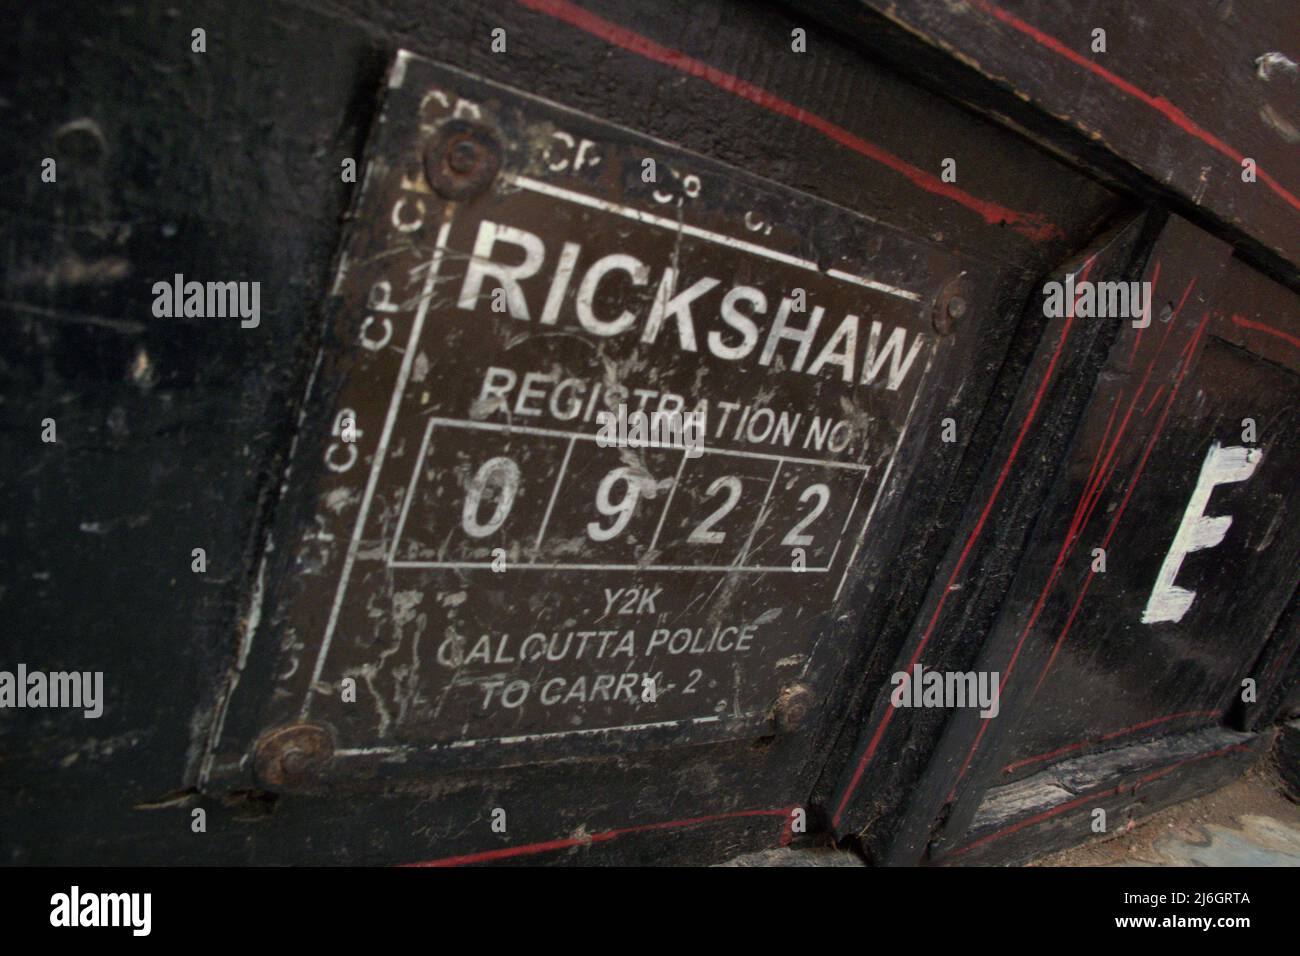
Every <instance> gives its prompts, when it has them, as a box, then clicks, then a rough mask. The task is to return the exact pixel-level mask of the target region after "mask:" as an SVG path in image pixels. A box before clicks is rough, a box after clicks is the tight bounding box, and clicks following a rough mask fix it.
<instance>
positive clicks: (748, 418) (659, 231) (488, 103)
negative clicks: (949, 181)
mask: <svg viewBox="0 0 1300 956" xmlns="http://www.w3.org/2000/svg"><path fill="white" fill-rule="evenodd" d="M464 124H471V125H468V126H467V125H464ZM471 127H472V128H475V129H482V130H489V131H492V133H491V135H493V136H496V137H499V142H500V160H499V161H500V169H499V171H497V172H496V174H495V177H494V178H493V179H492V181H491V182H490V184H488V186H487V187H486V191H483V192H481V193H480V194H477V195H474V196H471V197H466V198H458V199H449V200H448V199H444V198H443V197H442V196H440V195H439V194H438V192H437V190H436V188H435V186H436V185H437V183H438V182H439V180H438V179H437V175H436V174H430V173H429V172H428V170H429V169H430V168H434V167H437V165H438V164H439V163H441V162H442V161H443V152H442V147H441V146H440V145H439V144H440V143H441V142H442V138H443V137H444V136H445V135H447V134H446V133H445V132H444V131H446V130H459V129H462V128H463V129H470V128H471ZM430 144H433V146H432V147H431V146H430ZM431 148H432V149H433V151H432V152H430V149H431ZM494 149H495V147H494ZM647 160H651V161H653V162H654V163H655V164H656V166H655V173H654V174H653V175H654V179H655V181H651V182H647V181H646V174H645V171H646V169H647V167H646V165H645V162H646V161H647ZM484 162H487V159H486V158H485V159H484ZM431 164H432V165H431ZM362 175H363V185H362V191H361V194H360V198H359V200H358V202H357V204H356V206H355V207H354V209H353V211H352V213H351V218H352V220H353V223H354V225H353V227H352V229H351V230H350V234H349V237H348V238H347V240H346V241H345V243H344V246H343V249H342V252H341V255H340V259H339V263H338V266H337V270H336V275H335V280H334V284H333V287H332V289H331V295H330V303H329V310H330V319H329V321H330V322H331V330H330V334H331V337H332V338H331V341H338V342H339V343H340V344H339V345H338V346H332V345H331V346H330V347H329V349H328V354H327V355H325V356H323V363H322V368H321V371H320V372H319V373H318V375H317V377H316V380H315V382H314V387H315V394H314V395H313V397H312V398H311V399H309V403H308V408H307V411H306V418H305V420H304V425H303V429H302V431H301V432H300V436H299V441H298V445H297V455H296V457H295V458H294V460H293V461H292V462H291V463H290V466H289V467H290V478H289V482H288V485H289V491H288V494H287V496H286V500H285V503H284V505H283V508H284V510H285V515H287V517H286V518H284V519H283V520H281V521H280V522H279V529H278V530H277V532H276V534H275V538H276V540H277V541H279V542H283V543H282V544H279V545H278V546H277V553H276V555H273V556H268V558H269V560H268V573H267V579H266V591H265V595H264V596H263V598H262V605H261V610H260V612H259V621H260V626H259V627H258V629H257V630H256V631H255V632H253V631H250V632H249V633H248V634H247V636H246V641H247V645H246V648H247V650H246V651H245V652H243V653H244V656H245V657H246V658H247V663H246V665H245V667H244V670H243V674H242V676H241V682H240V683H241V685H242V686H241V687H238V688H232V696H231V699H230V701H229V702H228V711H227V713H226V714H224V715H223V717H222V718H221V719H222V724H223V726H221V727H220V728H219V732H220V737H219V738H214V741H213V749H212V753H213V760H214V762H215V763H216V764H217V765H219V766H220V765H221V764H223V763H224V764H226V765H229V766H239V765H240V764H241V756H242V755H244V754H248V753H251V752H252V751H253V750H254V748H255V747H256V741H257V737H259V736H261V734H262V733H265V732H269V731H272V730H274V729H275V728H277V727H279V726H289V725H293V724H295V723H299V722H304V723H310V724H312V725H319V726H320V727H322V728H325V729H327V731H328V733H329V734H330V736H331V738H332V740H333V749H334V754H335V756H334V759H333V760H332V761H331V762H330V763H329V766H328V767H327V768H323V770H324V772H325V775H326V776H327V777H334V776H337V777H349V776H355V775H356V774H357V773H358V772H359V768H364V770H365V771H374V772H377V773H379V775H380V776H388V775H390V774H393V773H396V774H400V775H403V776H418V775H420V774H422V773H424V772H425V768H426V767H427V766H429V765H431V764H433V765H438V766H446V765H459V766H473V767H476V768H483V767H487V766H492V765H496V764H519V763H528V762H538V761H542V760H556V759H562V758H566V757H572V756H573V755H575V754H584V755H589V754H593V753H599V752H622V753H626V752H631V751H635V750H637V749H641V748H644V747H646V746H655V747H660V748H677V747H683V746H689V745H692V744H696V743H699V742H700V741H704V740H722V739H750V740H753V739H756V738H760V737H771V736H772V735H773V734H786V733H790V732H793V731H794V730H795V729H796V728H797V727H798V726H803V727H805V728H806V727H807V726H809V725H811V724H812V723H814V722H815V721H816V720H817V719H818V718H819V717H820V715H821V708H820V703H821V702H824V701H825V700H826V699H827V698H828V697H830V696H831V695H832V694H833V692H834V687H833V684H832V680H833V677H832V675H833V674H834V673H836V672H838V670H839V668H840V666H842V661H843V658H844V654H843V648H842V645H843V643H844V640H845V638H844V635H847V634H852V633H857V632H859V631H860V629H861V624H862V621H861V617H860V614H861V611H860V610H858V609H855V608H854V607H853V606H852V605H850V604H849V603H847V595H848V593H849V592H851V590H852V589H851V588H846V584H847V583H850V582H851V581H852V580H854V579H855V578H856V576H857V575H858V574H860V573H861V569H862V567H863V562H866V561H877V562H878V561H881V560H883V559H884V557H885V555H884V554H883V553H882V552H881V551H880V549H879V546H878V545H877V544H876V543H875V540H873V531H874V530H875V529H876V527H877V523H879V524H881V525H885V524H888V523H891V522H892V521H894V520H895V519H896V517H897V515H898V514H899V513H900V510H901V508H902V506H903V501H904V496H903V495H902V493H901V489H902V488H903V487H904V486H905V481H906V469H904V470H903V471H898V470H896V468H895V465H896V464H898V459H899V457H900V453H901V452H902V449H903V444H904V442H905V440H907V438H908V435H909V432H910V436H911V441H912V444H911V445H909V446H908V450H909V451H912V450H913V449H916V448H918V447H919V445H918V441H919V436H923V435H924V434H925V433H926V432H927V431H930V430H933V428H934V424H935V423H934V420H933V419H934V415H933V409H934V408H935V407H936V401H935V395H936V389H937V388H939V387H941V386H940V383H943V382H946V381H951V380H953V377H954V376H957V377H960V376H961V375H963V374H965V373H964V371H963V366H964V365H965V363H968V362H969V356H970V355H971V346H972V342H973V327H974V326H973V325H972V322H974V321H978V320H977V319H976V318H975V317H976V316H979V315H987V314H988V311H989V308H990V306H991V304H992V302H993V301H994V300H993V292H992V288H991V287H992V285H993V276H991V275H989V274H987V273H985V272H982V271H981V270H979V269H978V268H977V266H976V264H975V263H973V262H972V261H970V260H965V259H962V258H960V257H956V256H953V255H951V254H950V253H944V252H942V251H940V250H939V249H937V248H935V247H934V246H933V245H930V244H925V243H918V242H916V241H914V240H912V239H909V238H908V237H906V236H905V235H903V234H901V233H898V232H896V231H894V230H889V229H886V228H883V227H881V226H879V225H878V224H876V223H873V222H871V221H869V220H866V219H864V218H862V217H858V216H853V215H850V214H847V213H846V212H845V211H843V210H840V209H838V208H836V207H834V206H830V205H827V204H818V203H813V202H810V201H809V200H808V199H807V198H806V197H802V196H799V195H797V194H795V193H792V192H789V191H786V190H781V189H778V188H776V187H774V186H773V185H771V184H767V183H763V182H761V181H759V180H756V179H754V178H752V177H749V176H746V175H745V174H743V173H742V172H741V171H739V170H736V169H732V168H728V167H724V166H721V165H719V164H717V163H712V162H709V161H707V160H705V159H704V158H703V157H700V156H695V155H690V154H686V153H683V152H682V151H680V150H677V149H674V148H672V147H670V146H669V145H668V144H665V143H661V142H655V141H652V140H647V139H645V138H642V137H638V136H636V135H635V134H633V133H631V132H630V131H627V130H622V129H619V128H617V127H612V126H610V125H608V124H603V123H599V122H597V121H594V120H593V119H591V118H590V117H587V116H584V115H582V114H578V113H574V112H571V111H567V110H563V109H561V108H559V107H557V106H556V105H554V104H550V103H546V102H544V101H540V100H536V99H532V98H529V97H525V96H523V95H522V94H520V93H518V92H517V91H513V90H510V89H508V88H503V87H499V86H494V85H490V84H486V83H484V82H482V81H481V80H479V79H476V78H474V77H472V76H470V75H468V74H464V73H460V72H457V71H453V70H449V69H446V68H444V67H441V66H438V65H436V64H433V63H430V62H428V61H425V60H423V59H420V58H418V57H415V56H412V55H410V54H408V53H405V52H402V53H399V54H398V56H397V58H396V60H395V63H394V66H393V69H392V70H391V72H390V74H389V78H388V82H387V89H386V90H385V101H384V106H383V109H382V111H381V113H380V116H379V119H378V122H377V125H376V128H375V133H374V136H373V138H372V141H371V143H370V144H369V147H368V151H367V155H366V159H365V167H364V172H363V174H362ZM431 182H433V184H434V185H431ZM606 269H608V270H609V271H605V270H606ZM958 293H960V296H961V301H962V303H963V307H964V308H965V309H966V310H967V311H966V313H965V314H964V316H963V328H962V330H961V331H960V332H954V329H953V320H952V319H951V317H949V316H947V315H946V312H945V310H946V309H947V307H948V302H949V300H950V299H951V297H953V296H956V295H958ZM801 300H806V301H801ZM494 302H495V303H496V304H495V305H494ZM937 312H942V313H945V314H944V315H943V317H942V319H941V320H936V318H935V315H936V313H937ZM936 321H940V322H941V323H942V328H943V330H944V332H946V333H947V334H941V333H940V331H937V328H938V326H937V325H936ZM620 407H622V408H623V414H625V415H626V414H629V413H630V414H635V413H638V412H642V411H644V412H646V413H651V414H658V413H661V412H665V411H667V412H668V413H673V412H676V413H678V414H698V415H700V416H701V420H702V422H703V430H702V433H701V434H700V435H699V436H698V437H699V445H698V447H696V448H691V447H676V448H675V447H649V448H638V447H621V448H620V447H604V446H603V445H602V444H601V443H600V442H598V441H597V439H598V435H599V432H600V420H599V415H600V414H601V413H608V414H612V415H617V414H619V408H620ZM344 419H351V420H352V421H353V424H354V426H355V428H356V431H357V435H356V437H355V440H354V441H350V442H349V441H344V440H343V439H342V438H341V437H340V432H341V428H340V426H339V423H340V422H341V421H343V420H344ZM836 635H839V636H838V637H837V636H836ZM815 655H820V656H815ZM264 675H269V676H264ZM348 679H350V680H351V681H353V682H354V684H355V685H356V686H358V687H359V688H360V693H359V695H358V696H356V697H355V698H354V699H352V700H344V695H343V693H342V692H341V687H342V682H343V681H345V680H348ZM647 681H650V682H652V683H653V688H648V687H647V686H646V682H647ZM250 688H251V689H250ZM795 710H797V711H798V713H797V715H796V714H794V713H793V711H795ZM242 763H243V766H244V767H247V766H248V764H247V762H246V761H244V762H242Z"/></svg>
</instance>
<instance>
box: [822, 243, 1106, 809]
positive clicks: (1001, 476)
mask: <svg viewBox="0 0 1300 956" xmlns="http://www.w3.org/2000/svg"><path fill="white" fill-rule="evenodd" d="M1095 258H1096V257H1095V256H1094V257H1092V258H1089V259H1088V261H1087V262H1086V263H1085V264H1084V267H1083V270H1082V272H1081V273H1080V275H1081V277H1082V278H1081V281H1082V280H1086V279H1087V278H1088V274H1089V272H1091V271H1092V266H1093V262H1094V260H1095ZM1073 324H1074V307H1073V304H1072V305H1071V307H1070V309H1069V314H1067V315H1066V317H1065V323H1064V324H1063V325H1062V327H1061V337H1060V338H1059V339H1058V340H1057V342H1056V349H1055V351H1053V352H1052V358H1051V361H1049V362H1048V363H1047V370H1046V371H1045V372H1044V373H1043V378H1042V381H1040V382H1039V383H1038V390H1037V391H1035V392H1034V398H1033V401H1032V402H1031V403H1030V405H1029V411H1027V412H1026V413H1025V420H1024V421H1023V422H1021V424H1020V431H1018V432H1017V433H1016V439H1015V441H1014V442H1013V443H1012V445H1011V451H1010V452H1009V453H1008V454H1007V460H1006V461H1005V462H1003V464H1002V470H1001V471H1000V472H998V477H997V481H995V482H994V484H993V490H992V491H991V492H990V493H989V497H988V500H987V501H985V502H984V509H983V510H982V511H981V512H980V516H979V519H978V520H977V521H976V522H975V527H974V528H973V529H971V533H970V534H969V535H968V536H967V538H966V543H965V544H964V545H963V546H962V549H961V554H960V555H958V557H957V563H956V565H955V566H954V567H953V569H952V574H951V575H950V576H949V577H948V583H947V584H946V585H944V588H943V592H942V593H941V594H940V595H939V601H938V603H937V604H936V605H935V609H934V614H932V615H931V616H930V623H929V624H927V625H926V628H925V633H924V634H923V635H921V641H920V643H918V644H917V645H916V650H915V651H914V652H913V653H912V659H911V660H910V661H909V662H908V665H907V667H906V668H905V669H904V673H906V674H909V675H910V674H911V673H912V669H913V668H914V667H915V666H916V662H917V661H918V660H920V658H921V652H922V651H924V650H925V645H926V644H927V643H928V642H929V640H930V635H931V634H933V633H934V628H935V625H936V624H937V623H938V621H939V615H940V614H942V613H943V605H944V602H945V601H947V600H948V594H949V593H950V592H951V590H952V586H953V584H954V583H955V582H956V580H957V576H958V575H959V574H960V573H961V569H962V566H963V565H965V563H966V558H967V557H968V556H969V555H970V552H971V548H972V547H974V545H975V541H976V540H977V539H978V538H979V536H980V534H982V533H983V531H984V523H985V522H986V521H987V520H988V517H989V512H990V511H992V510H993V504H994V502H996V501H997V499H998V496H999V495H1000V494H1001V493H1002V485H1003V484H1004V483H1005V482H1006V480H1007V475H1009V474H1010V473H1011V466H1012V465H1013V464H1014V463H1015V460H1016V456H1017V455H1019V454H1020V445H1021V444H1022V443H1023V442H1024V440H1025V435H1026V433H1028V431H1029V426H1030V425H1031V424H1033V421H1034V418H1035V417H1037V415H1038V406H1039V405H1040V404H1041V403H1042V401H1043V394H1044V393H1045V392H1046V391H1047V385H1048V383H1049V382H1050V381H1051V380H1052V373H1053V372H1054V371H1056V363H1057V362H1058V361H1059V360H1060V358H1061V351H1062V350H1063V349H1064V348H1065V340H1066V339H1067V338H1069V336H1070V327H1071V326H1072V325H1073ZM894 710H895V708H893V707H886V708H885V714H884V716H883V717H882V718H881V719H880V723H879V724H878V725H877V726H876V731H875V733H873V734H872V735H871V740H870V741H869V742H868V744H867V749H866V750H865V751H864V752H863V754H862V757H861V758H860V759H859V760H858V765H857V766H856V767H855V768H854V770H853V776H852V777H851V778H850V780H849V784H848V786H847V787H845V788H844V795H843V796H842V797H841V798H840V802H839V804H838V805H837V806H836V807H835V813H834V815H833V816H832V817H831V824H832V826H839V822H840V818H841V817H842V816H843V814H844V808H845V807H846V806H847V805H848V802H849V798H850V797H852V796H853V792H854V791H855V790H856V789H857V787H858V784H859V783H860V782H861V780H862V774H863V772H864V771H865V770H866V769H867V764H869V763H870V762H871V758H872V757H874V756H875V755H876V748H877V747H879V746H880V741H881V739H882V738H883V737H884V735H885V729H886V728H887V727H888V726H889V722H890V721H891V720H893V719H894Z"/></svg>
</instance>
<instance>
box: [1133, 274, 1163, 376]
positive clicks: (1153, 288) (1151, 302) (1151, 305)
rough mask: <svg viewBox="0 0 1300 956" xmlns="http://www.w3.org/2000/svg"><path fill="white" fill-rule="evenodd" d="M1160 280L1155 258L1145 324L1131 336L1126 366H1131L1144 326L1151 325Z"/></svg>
mask: <svg viewBox="0 0 1300 956" xmlns="http://www.w3.org/2000/svg"><path fill="white" fill-rule="evenodd" d="M1159 282H1160V260H1159V259H1157V260H1156V267H1155V269H1154V270H1153V271H1152V273H1151V297H1150V298H1148V299H1147V310H1146V312H1145V314H1144V315H1143V318H1144V319H1145V320H1146V324H1145V326H1143V327H1142V328H1139V329H1138V330H1137V335H1135V336H1133V351H1132V352H1130V353H1129V356H1128V367H1129V368H1132V367H1133V359H1135V358H1137V354H1138V345H1139V344H1140V343H1141V342H1142V333H1143V332H1145V331H1146V326H1150V325H1151V310H1152V308H1154V307H1155V301H1156V288H1157V286H1158V284H1159Z"/></svg>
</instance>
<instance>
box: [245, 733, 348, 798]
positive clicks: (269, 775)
mask: <svg viewBox="0 0 1300 956" xmlns="http://www.w3.org/2000/svg"><path fill="white" fill-rule="evenodd" d="M333 756H334V741H333V740H331V739H330V735H329V731H327V730H325V728H323V727H317V726H315V725H314V724H291V725H289V726H288V727H280V728H279V729H277V730H272V731H271V732H270V733H268V734H266V735H265V736H263V737H262V739H261V740H259V741H258V742H257V750H256V754H255V756H254V758H253V767H254V770H255V771H256V773H257V779H258V780H259V781H260V782H261V783H262V784H263V785H264V786H266V787H270V788H272V789H274V788H276V787H283V786H285V785H292V784H295V783H303V782H305V781H306V780H307V779H309V778H310V777H311V776H312V775H314V774H315V773H316V772H317V771H319V770H320V769H321V768H323V767H324V766H325V765H326V764H327V763H329V762H330V760H331V759H332V758H333Z"/></svg>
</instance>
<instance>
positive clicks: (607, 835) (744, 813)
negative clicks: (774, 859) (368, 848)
mask: <svg viewBox="0 0 1300 956" xmlns="http://www.w3.org/2000/svg"><path fill="white" fill-rule="evenodd" d="M794 810H795V808H794V807H782V808H780V809H777V810H737V811H735V812H733V813H714V814H710V815H709V816H704V817H690V818H689V819H685V820H665V821H663V822H661V823H642V824H640V825H638V826H632V827H621V828H619V829H617V830H605V831H603V832H601V833H592V834H590V835H589V836H584V837H566V838H564V839H560V840H547V841H545V842H543V843H525V844H522V845H520V846H505V847H501V848H499V849H496V850H483V851H482V852H479V853H465V854H462V855H460V856H447V857H443V858H441V859H438V860H426V861H424V862H422V863H406V864H403V865H404V866H408V867H440V866H465V865H466V864H470V863H487V862H490V861H492V860H505V859H510V858H512V857H517V856H534V855H535V854H538V853H550V852H551V851H552V850H565V849H568V848H569V847H575V846H588V845H590V844H593V843H607V842H608V841H610V840H616V839H618V838H619V837H621V836H627V835H628V834H631V833H649V832H652V831H654V830H674V829H679V828H681V827H689V826H696V825H697V824H701V823H716V822H718V821H719V820H738V819H741V818H744V817H785V818H786V822H785V826H784V827H783V828H782V831H781V838H780V842H781V845H782V846H785V845H787V844H788V843H789V842H790V831H791V828H792V827H793V824H794V819H793V814H794Z"/></svg>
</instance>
